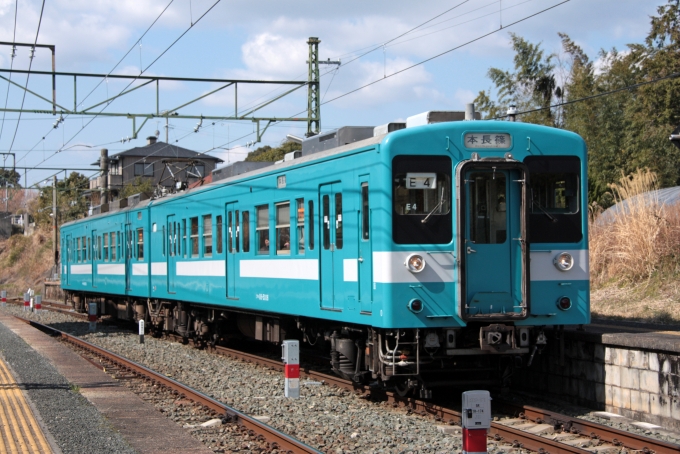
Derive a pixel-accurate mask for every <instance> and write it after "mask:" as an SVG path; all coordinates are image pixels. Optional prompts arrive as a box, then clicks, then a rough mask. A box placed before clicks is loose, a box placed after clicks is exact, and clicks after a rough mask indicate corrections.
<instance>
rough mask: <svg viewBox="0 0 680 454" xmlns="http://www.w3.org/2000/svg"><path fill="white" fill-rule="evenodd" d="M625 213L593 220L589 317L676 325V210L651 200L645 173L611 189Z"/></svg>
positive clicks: (679, 295)
mask: <svg viewBox="0 0 680 454" xmlns="http://www.w3.org/2000/svg"><path fill="white" fill-rule="evenodd" d="M610 187H611V189H612V192H613V194H614V197H615V199H616V200H617V202H621V201H623V200H625V201H626V204H627V206H626V209H619V210H618V211H616V212H614V213H612V214H610V215H608V216H607V217H606V218H605V217H603V216H601V215H598V216H592V219H591V223H590V234H589V243H590V272H591V282H592V287H593V292H592V294H591V301H592V311H593V314H594V315H605V316H614V317H621V318H635V319H642V320H653V321H655V322H662V323H665V322H672V321H676V322H677V321H680V304H678V302H679V301H680V287H678V284H677V283H676V282H675V279H676V277H677V275H678V274H679V273H680V261H679V260H678V253H679V251H680V205H677V204H676V205H673V206H666V205H663V204H660V203H659V201H658V200H656V199H654V197H651V196H648V195H647V196H644V197H643V196H640V194H643V193H647V192H649V191H653V190H655V189H657V185H656V176H655V175H654V174H653V173H652V172H649V171H648V170H639V171H638V172H636V173H634V174H632V175H630V176H628V177H622V178H621V179H620V180H619V183H617V184H613V185H610Z"/></svg>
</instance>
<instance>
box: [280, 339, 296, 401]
mask: <svg viewBox="0 0 680 454" xmlns="http://www.w3.org/2000/svg"><path fill="white" fill-rule="evenodd" d="M281 348H282V350H283V357H282V358H281V359H282V360H283V364H284V365H285V366H284V368H285V376H286V380H285V390H284V394H285V396H286V397H290V398H292V399H299V398H300V342H299V341H296V340H285V341H283V345H282V346H281Z"/></svg>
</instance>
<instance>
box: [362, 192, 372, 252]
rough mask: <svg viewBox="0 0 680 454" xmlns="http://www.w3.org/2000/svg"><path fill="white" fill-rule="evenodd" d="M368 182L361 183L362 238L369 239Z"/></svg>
mask: <svg viewBox="0 0 680 454" xmlns="http://www.w3.org/2000/svg"><path fill="white" fill-rule="evenodd" d="M368 218H369V216H368V183H361V239H362V240H368V236H369V231H370V230H369V228H368Z"/></svg>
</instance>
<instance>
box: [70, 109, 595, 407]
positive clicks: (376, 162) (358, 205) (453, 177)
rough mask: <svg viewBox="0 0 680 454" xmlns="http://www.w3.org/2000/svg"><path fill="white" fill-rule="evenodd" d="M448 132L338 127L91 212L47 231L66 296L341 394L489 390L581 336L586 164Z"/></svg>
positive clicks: (422, 120)
mask: <svg viewBox="0 0 680 454" xmlns="http://www.w3.org/2000/svg"><path fill="white" fill-rule="evenodd" d="M462 117H463V116H462V114H461V113H460V112H426V113H424V114H421V115H417V116H414V117H410V118H409V119H408V120H407V122H406V123H391V124H389V125H385V126H382V127H377V128H356V127H355V128H353V127H346V128H340V129H338V130H335V131H332V132H330V133H325V134H323V135H320V136H314V137H311V138H308V139H305V140H304V141H303V148H302V151H301V152H296V153H294V154H291V155H290V156H287V157H286V159H284V160H283V161H281V162H278V163H268V164H266V165H264V164H263V165H264V166H259V168H256V167H258V165H256V164H255V163H237V164H234V165H232V166H231V167H227V168H223V169H219V170H217V171H215V173H214V181H213V182H211V183H209V184H205V185H203V186H201V187H198V188H195V189H190V190H185V191H180V192H177V193H174V194H170V195H166V196H163V197H158V198H151V199H148V200H142V201H139V197H137V198H134V197H133V198H130V199H129V200H128V201H125V200H123V201H119V202H117V203H116V204H117V205H118V206H117V207H116V208H114V207H113V206H112V205H113V204H111V205H109V206H108V207H107V206H102V207H100V208H99V209H98V210H97V211H99V212H100V213H99V214H95V215H93V216H90V217H87V218H85V219H82V220H78V221H75V222H71V223H68V224H64V225H63V226H62V227H61V248H62V251H63V253H62V279H61V282H62V287H63V289H64V290H65V291H66V292H67V295H68V298H69V299H70V300H71V301H72V302H73V303H74V305H75V306H76V307H78V308H80V309H81V310H82V309H83V308H84V303H85V302H86V301H91V302H98V303H99V306H98V307H99V311H100V313H104V314H111V315H113V316H117V317H119V318H126V319H130V320H139V319H144V320H145V322H146V324H147V326H148V327H150V329H151V330H152V331H153V332H154V333H161V332H164V331H165V332H174V333H177V334H180V335H181V336H184V337H185V338H187V339H189V338H193V339H195V340H197V341H199V342H205V343H223V342H226V341H227V340H228V339H230V338H243V337H247V338H253V339H258V340H262V341H269V342H274V343H279V342H281V341H283V340H284V339H292V338H297V339H300V340H301V341H303V342H307V343H309V344H311V345H317V346H319V347H325V348H327V349H328V350H329V351H330V354H331V364H332V366H333V369H334V370H335V371H336V372H337V373H339V374H341V375H343V376H345V377H349V378H351V379H354V380H357V381H377V382H379V383H382V384H385V385H386V386H388V387H395V388H397V389H398V390H400V391H402V392H408V391H411V390H415V391H417V393H418V394H419V395H420V396H422V397H428V396H429V395H430V394H431V390H432V389H433V388H434V387H438V386H442V385H450V384H456V383H459V384H460V383H463V382H470V381H472V382H474V383H475V386H482V385H484V384H489V385H492V384H494V383H495V384H499V383H500V384H502V383H503V382H505V381H507V379H508V378H509V376H510V375H511V373H512V370H513V369H514V368H515V367H523V366H527V365H528V364H530V362H531V359H532V358H533V355H534V354H535V353H536V351H537V350H540V349H541V348H542V347H543V346H544V345H545V344H546V343H547V342H548V339H549V338H550V336H549V335H548V334H547V333H546V332H544V330H545V328H546V327H548V326H552V327H560V326H564V325H580V324H586V323H589V321H590V303H589V269H588V235H587V177H586V168H587V161H586V159H587V155H586V146H585V143H584V141H583V140H582V139H581V138H580V137H579V136H577V135H576V134H573V133H570V132H567V131H563V130H559V129H553V128H548V127H543V126H536V125H531V124H525V123H515V122H506V121H462ZM240 172H243V173H240ZM220 177H222V178H221V179H220Z"/></svg>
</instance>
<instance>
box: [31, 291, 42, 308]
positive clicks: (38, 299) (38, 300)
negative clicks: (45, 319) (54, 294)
mask: <svg viewBox="0 0 680 454" xmlns="http://www.w3.org/2000/svg"><path fill="white" fill-rule="evenodd" d="M41 309H42V295H35V304H34V305H33V312H40V310H41Z"/></svg>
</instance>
